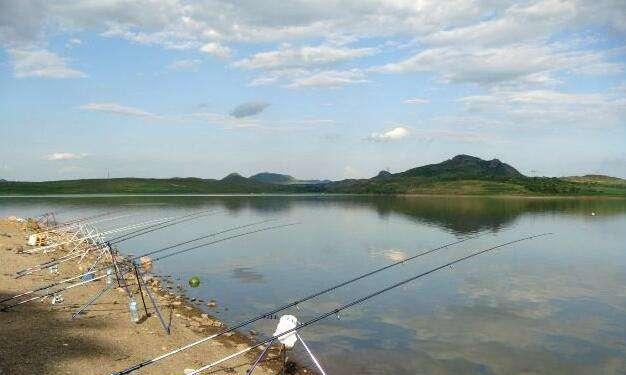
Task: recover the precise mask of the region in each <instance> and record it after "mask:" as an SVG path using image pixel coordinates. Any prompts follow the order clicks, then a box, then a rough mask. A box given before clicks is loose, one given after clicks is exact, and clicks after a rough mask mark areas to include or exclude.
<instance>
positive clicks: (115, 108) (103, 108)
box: [79, 103, 159, 118]
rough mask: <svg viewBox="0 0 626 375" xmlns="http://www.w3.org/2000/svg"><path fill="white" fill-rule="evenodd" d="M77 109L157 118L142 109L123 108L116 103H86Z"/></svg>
mask: <svg viewBox="0 0 626 375" xmlns="http://www.w3.org/2000/svg"><path fill="white" fill-rule="evenodd" d="M79 108H80V109H84V110H87V111H95V112H106V113H113V114H116V115H121V116H137V117H153V118H156V117H159V116H156V115H154V114H152V113H150V112H146V111H144V110H142V109H139V108H135V107H128V106H123V105H121V104H118V103H88V104H85V105H82V106H80V107H79Z"/></svg>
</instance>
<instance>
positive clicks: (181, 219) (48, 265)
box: [15, 210, 222, 279]
mask: <svg viewBox="0 0 626 375" xmlns="http://www.w3.org/2000/svg"><path fill="white" fill-rule="evenodd" d="M220 212H222V211H210V210H206V211H200V213H193V214H187V215H182V216H177V217H175V218H174V219H171V220H168V221H164V222H159V223H156V224H152V225H148V226H145V227H142V228H140V229H137V230H134V231H132V232H130V233H126V234H124V235H121V236H118V237H115V238H113V239H111V240H109V243H110V244H117V243H120V242H124V241H127V240H129V239H132V238H135V237H139V236H143V235H145V234H148V233H152V232H154V231H157V230H161V229H164V228H167V227H170V226H172V225H177V224H180V223H183V222H186V221H190V220H194V219H198V218H201V217H204V216H209V215H212V214H217V213H220ZM76 257H77V256H72V257H71V259H73V258H76ZM67 260H69V259H62V260H52V261H47V262H44V263H42V264H40V265H37V266H33V267H30V268H27V269H24V270H20V271H17V272H16V274H17V276H15V278H16V279H18V278H20V277H23V276H26V275H29V274H31V273H34V272H38V271H41V270H44V269H48V268H51V267H54V266H56V265H58V264H61V263H64V262H65V261H67Z"/></svg>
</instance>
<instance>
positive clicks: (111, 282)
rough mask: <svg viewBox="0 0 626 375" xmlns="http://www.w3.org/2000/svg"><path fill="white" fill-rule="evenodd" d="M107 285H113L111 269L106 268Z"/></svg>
mask: <svg viewBox="0 0 626 375" xmlns="http://www.w3.org/2000/svg"><path fill="white" fill-rule="evenodd" d="M107 286H109V287H110V286H113V269H111V268H107Z"/></svg>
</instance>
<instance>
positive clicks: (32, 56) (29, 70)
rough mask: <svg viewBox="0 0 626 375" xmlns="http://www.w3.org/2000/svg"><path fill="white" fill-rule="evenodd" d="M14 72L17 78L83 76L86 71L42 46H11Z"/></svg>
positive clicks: (10, 51) (10, 52)
mask: <svg viewBox="0 0 626 375" xmlns="http://www.w3.org/2000/svg"><path fill="white" fill-rule="evenodd" d="M8 52H9V56H10V57H11V60H12V62H13V74H14V75H15V76H16V77H17V78H24V77H40V78H81V77H85V76H86V75H85V73H83V72H81V71H80V70H76V69H73V68H71V67H69V66H68V63H67V60H66V59H64V58H62V57H60V56H58V55H57V54H55V53H53V52H50V51H48V50H45V49H40V48H10V49H9V50H8Z"/></svg>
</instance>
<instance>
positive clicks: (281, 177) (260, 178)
mask: <svg viewBox="0 0 626 375" xmlns="http://www.w3.org/2000/svg"><path fill="white" fill-rule="evenodd" d="M250 179H251V180H254V181H257V182H264V183H266V184H277V185H288V184H291V183H293V182H294V181H296V179H295V178H293V177H292V176H289V175H286V174H280V173H270V172H261V173H257V174H255V175H252V176H250Z"/></svg>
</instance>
